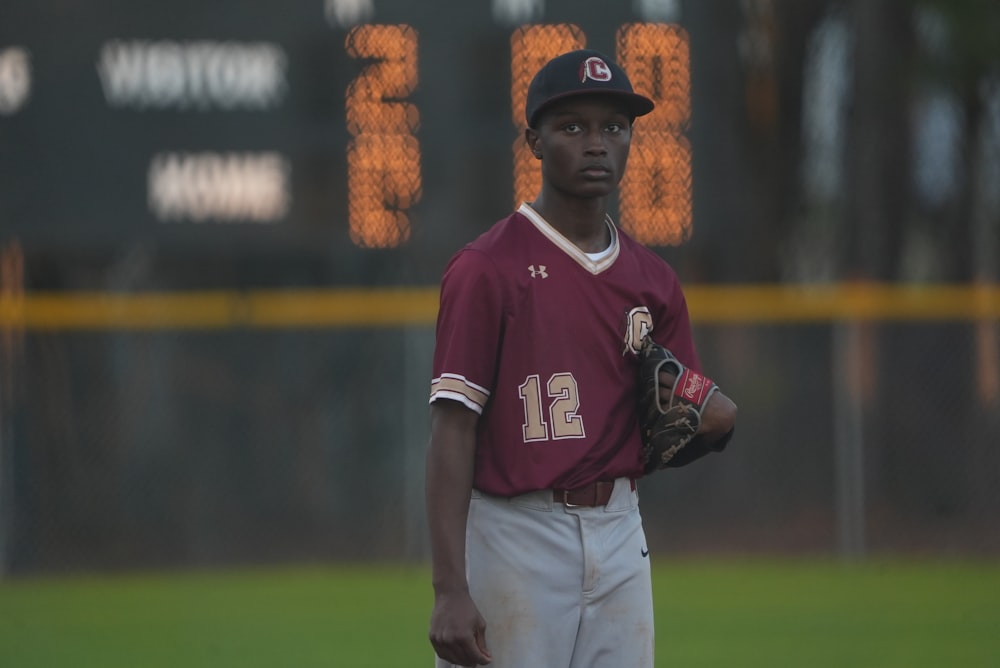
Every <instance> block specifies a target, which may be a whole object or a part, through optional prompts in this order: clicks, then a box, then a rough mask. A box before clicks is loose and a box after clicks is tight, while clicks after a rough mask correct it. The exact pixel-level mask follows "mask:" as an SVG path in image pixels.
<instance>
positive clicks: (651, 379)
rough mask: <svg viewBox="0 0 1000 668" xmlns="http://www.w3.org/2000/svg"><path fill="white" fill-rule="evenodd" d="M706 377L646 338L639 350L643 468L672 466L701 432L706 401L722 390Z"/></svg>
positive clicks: (646, 471) (640, 426) (650, 470)
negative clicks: (681, 452) (677, 456)
mask: <svg viewBox="0 0 1000 668" xmlns="http://www.w3.org/2000/svg"><path fill="white" fill-rule="evenodd" d="M718 389H719V388H718V386H717V385H716V384H715V383H714V382H712V380H711V379H709V378H708V377H706V376H703V375H701V374H700V373H697V372H695V371H692V370H691V369H688V368H687V367H685V366H684V365H683V364H681V363H680V361H678V359H677V358H676V357H674V355H673V353H671V352H670V351H669V350H667V349H666V348H664V347H663V346H661V345H659V344H658V343H656V342H654V341H653V339H652V338H650V337H648V336H647V337H646V338H644V339H643V342H642V348H641V349H640V351H639V430H640V434H641V436H642V458H643V471H644V472H645V473H647V474H649V473H652V472H653V471H657V470H659V469H662V468H666V467H668V466H671V464H670V462H671V460H673V459H674V457H675V455H677V453H678V452H680V451H681V449H683V448H684V447H685V446H687V445H688V444H689V443H690V442H691V441H692V440H693V439H694V438H695V436H696V435H697V434H698V429H699V428H700V427H701V416H702V412H703V411H704V410H705V404H707V403H708V400H709V399H710V398H711V397H712V394H714V393H715V392H717V391H718Z"/></svg>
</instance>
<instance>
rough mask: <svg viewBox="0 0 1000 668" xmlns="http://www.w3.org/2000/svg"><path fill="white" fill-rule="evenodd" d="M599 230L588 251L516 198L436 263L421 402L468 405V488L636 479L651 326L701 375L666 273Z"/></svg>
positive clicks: (506, 492) (683, 307) (678, 294)
mask: <svg viewBox="0 0 1000 668" xmlns="http://www.w3.org/2000/svg"><path fill="white" fill-rule="evenodd" d="M608 227H609V229H610V230H611V239H612V241H611V247H610V248H609V250H608V252H606V253H605V254H603V255H602V256H600V257H598V258H597V259H595V256H588V255H587V254H586V253H584V252H583V251H581V250H580V249H579V248H577V247H576V246H575V245H573V244H572V243H571V242H570V241H569V240H567V239H566V238H565V237H563V236H562V235H561V234H560V233H559V232H558V231H556V230H555V228H553V227H552V226H551V225H549V224H548V223H547V222H546V221H545V220H544V219H543V218H542V217H541V216H540V215H539V214H538V213H537V212H535V211H534V210H533V209H532V208H531V207H530V206H528V205H527V204H523V205H522V206H521V208H520V209H519V210H518V211H517V212H515V213H513V214H511V215H510V216H509V217H507V218H505V219H504V220H501V221H499V222H498V223H496V224H495V225H494V226H493V227H492V228H491V229H490V230H489V231H487V232H486V233H485V234H483V235H482V236H480V237H479V238H478V239H476V240H475V241H474V242H472V243H471V244H469V245H467V246H466V247H465V248H463V249H462V250H460V251H459V252H458V253H457V254H456V255H455V256H454V257H453V258H452V259H451V262H450V263H449V264H448V267H447V269H446V270H445V273H444V278H443V280H442V283H441V307H440V311H439V313H438V322H437V342H436V349H435V352H434V368H433V376H434V378H433V381H432V383H431V397H430V400H431V402H433V401H436V400H438V399H452V400H455V401H459V402H461V403H463V404H465V406H467V407H468V408H470V409H471V410H474V411H476V412H478V413H479V414H480V419H479V425H478V442H477V446H476V462H475V477H474V481H473V484H474V486H475V487H476V489H479V490H482V491H483V492H486V493H487V494H494V495H498V496H514V495H517V494H523V493H525V492H529V491H533V490H538V489H549V488H553V489H571V488H575V487H579V486H582V485H586V484H589V483H591V482H593V481H595V480H611V479H614V478H618V477H623V476H625V477H632V478H638V477H640V476H641V475H642V466H641V465H640V440H639V429H638V417H637V413H636V401H637V397H636V392H637V389H636V388H637V381H636V373H637V357H636V353H637V351H638V347H639V345H640V343H639V342H640V341H641V339H642V337H643V336H644V335H645V334H646V333H651V335H652V337H653V339H655V340H656V341H657V342H658V343H660V344H662V345H664V346H666V347H667V348H668V349H670V350H671V351H672V352H673V353H674V354H675V355H676V356H677V358H678V359H679V360H680V361H681V362H682V363H683V364H685V365H687V366H689V367H692V368H694V369H695V370H700V366H699V363H698V359H697V356H696V353H695V348H694V343H693V341H692V338H691V327H690V321H689V318H688V312H687V304H686V302H685V300H684V295H683V293H682V291H681V287H680V283H679V282H678V280H677V276H676V274H675V273H674V271H673V269H671V268H670V266H669V265H668V264H667V263H666V262H664V261H663V259H662V258H660V257H658V256H657V255H656V254H654V253H653V252H652V251H650V250H648V249H647V248H645V247H643V246H642V245H640V244H638V243H636V242H635V241H634V240H633V239H631V238H630V237H628V236H627V235H625V234H624V233H622V232H621V231H620V230H618V229H617V227H616V226H615V225H614V224H613V223H612V222H611V221H610V219H609V220H608Z"/></svg>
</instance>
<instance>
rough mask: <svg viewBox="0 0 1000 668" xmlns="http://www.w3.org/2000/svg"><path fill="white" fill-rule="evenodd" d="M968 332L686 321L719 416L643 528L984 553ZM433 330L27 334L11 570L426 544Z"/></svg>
mask: <svg viewBox="0 0 1000 668" xmlns="http://www.w3.org/2000/svg"><path fill="white" fill-rule="evenodd" d="M995 324H996V323H992V325H993V338H992V339H991V342H992V344H993V345H996V340H997V339H996V336H995V329H996V328H995ZM979 328H980V326H977V325H975V324H969V323H905V324H900V323H896V324H872V323H868V324H862V325H851V324H843V323H840V324H834V325H830V324H823V323H819V324H809V325H805V324H783V325H767V324H763V325H761V324H752V325H751V324H747V325H739V324H718V325H716V324H713V325H699V326H697V328H696V339H697V341H698V343H699V346H700V350H701V355H702V357H703V363H704V365H705V367H706V369H711V370H712V373H713V374H714V375H715V377H716V378H717V380H718V381H719V382H720V384H721V385H722V386H723V387H724V388H725V390H726V392H727V393H728V394H730V395H731V396H733V397H734V398H735V400H736V401H737V403H738V404H739V406H740V417H739V423H738V429H737V434H736V437H735V439H734V442H733V443H732V445H731V447H730V448H729V449H728V450H727V451H726V452H725V453H723V454H722V455H713V456H711V457H710V458H708V459H705V460H702V461H700V462H698V463H697V464H695V465H693V466H691V467H688V468H685V469H678V470H671V471H667V472H661V473H659V474H657V475H655V476H652V477H650V478H647V479H644V480H643V481H642V482H641V483H640V491H641V495H642V497H643V514H644V517H645V521H646V527H647V533H648V538H649V542H650V544H651V545H652V546H655V548H656V549H658V550H660V551H661V552H666V553H685V552H695V553H740V554H747V553H756V552H761V553H816V554H830V555H833V554H842V555H845V556H861V555H864V554H872V553H879V552H907V553H912V552H918V553H936V554H963V555H972V554H984V553H989V554H996V553H1000V527H998V526H997V524H996V521H995V518H996V517H997V515H998V512H1000V451H998V449H997V447H996V445H997V443H998V442H1000V404H998V401H1000V400H998V397H997V395H996V394H993V395H988V394H986V393H985V392H988V391H989V385H988V384H983V382H981V380H980V381H977V377H978V376H979V375H981V373H980V372H981V371H984V370H981V369H979V367H978V365H979V364H981V363H982V362H983V358H982V354H981V353H982V351H983V350H984V349H983V347H982V344H977V337H980V336H982V335H981V333H979ZM433 338H434V337H433V328H432V327H428V326H414V327H408V328H387V327H383V328H347V329H308V330H286V329H226V330H220V331H93V332H86V331H63V332H55V331H51V332H45V331H29V332H27V333H26V334H24V335H23V336H22V337H20V338H19V339H18V340H17V341H14V342H12V345H9V346H8V348H7V349H6V352H5V358H4V365H3V375H4V378H3V388H4V393H5V394H4V396H3V404H2V405H3V413H2V416H0V417H2V423H0V425H2V431H0V434H2V439H3V440H2V442H0V445H2V454H3V459H2V462H3V468H2V475H3V486H2V487H0V494H2V498H3V508H2V511H3V517H4V525H3V526H4V535H3V542H2V545H3V548H4V555H3V556H4V563H5V568H6V570H7V571H8V572H10V573H27V572H38V571H60V570H78V569H113V568H136V567H139V568H145V567H188V566H203V565H216V564H240V563H246V564H251V563H270V562H287V561H315V560H321V561H325V560H413V561H419V560H422V559H425V558H426V556H427V543H426V537H425V518H424V514H423V473H424V471H423V455H424V449H425V446H426V441H427V433H428V425H427V406H426V396H427V384H428V382H429V378H430V360H431V354H432V351H433ZM977 351H978V352H977ZM994 352H996V351H995V350H994ZM985 371H990V370H988V369H987V370H985ZM995 371H996V369H995V368H994V369H992V372H993V373H995ZM993 389H994V390H995V388H993Z"/></svg>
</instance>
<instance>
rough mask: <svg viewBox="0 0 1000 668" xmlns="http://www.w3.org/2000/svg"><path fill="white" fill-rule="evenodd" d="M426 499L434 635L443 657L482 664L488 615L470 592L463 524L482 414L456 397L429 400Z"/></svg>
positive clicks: (486, 657)
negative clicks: (481, 612) (478, 606)
mask: <svg viewBox="0 0 1000 668" xmlns="http://www.w3.org/2000/svg"><path fill="white" fill-rule="evenodd" d="M430 416H431V418H430V419H431V435H430V444H429V446H428V450H427V471H426V499H427V519H428V525H429V529H430V540H431V568H432V584H433V587H434V609H433V612H432V613H431V628H430V641H431V644H432V645H433V646H434V651H435V652H437V655H438V656H440V657H441V658H442V659H444V660H445V661H449V662H451V663H454V664H457V665H459V666H478V665H484V664H487V663H489V662H490V661H491V657H490V655H489V652H488V650H487V649H486V640H485V636H486V621H485V620H484V619H483V617H482V615H481V614H480V613H479V610H478V608H476V605H475V603H473V601H472V597H471V596H470V595H469V585H468V580H467V579H466V575H465V528H466V521H467V520H468V516H469V500H470V499H471V497H472V476H473V470H474V463H475V452H476V423H477V422H478V420H479V414H478V413H477V412H475V411H473V410H471V409H469V408H468V407H466V406H465V405H463V404H461V403H459V402H458V401H453V400H450V399H438V400H437V401H435V402H434V403H432V404H431V409H430Z"/></svg>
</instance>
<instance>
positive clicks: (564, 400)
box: [517, 373, 587, 443]
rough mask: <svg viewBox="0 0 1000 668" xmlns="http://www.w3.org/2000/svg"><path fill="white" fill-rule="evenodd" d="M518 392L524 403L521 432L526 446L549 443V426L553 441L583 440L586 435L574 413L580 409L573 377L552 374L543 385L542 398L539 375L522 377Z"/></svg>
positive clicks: (581, 423)
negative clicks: (565, 439) (547, 441)
mask: <svg viewBox="0 0 1000 668" xmlns="http://www.w3.org/2000/svg"><path fill="white" fill-rule="evenodd" d="M517 389H518V393H519V394H520V396H521V401H522V403H523V404H524V424H523V425H522V426H521V430H522V433H523V434H524V442H525V443H529V442H531V441H546V440H548V439H549V438H550V436H549V428H550V426H551V433H552V435H551V438H552V439H553V440H559V439H564V438H584V437H585V436H586V435H587V434H586V432H585V431H584V428H583V418H582V417H580V416H579V415H578V414H577V411H578V410H579V409H580V391H579V388H578V387H577V384H576V379H575V378H574V377H573V374H571V373H554V374H552V375H551V376H549V380H548V382H547V383H545V388H544V389H545V396H544V397H543V396H542V381H541V378H540V377H539V375H538V374H532V375H530V376H528V377H527V378H525V379H524V382H523V383H521V385H520V386H519V387H518V388H517ZM546 404H547V405H548V410H547V411H546V409H545V406H546ZM546 413H547V415H546ZM546 417H548V421H546V419H545V418H546Z"/></svg>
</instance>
